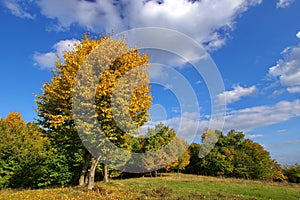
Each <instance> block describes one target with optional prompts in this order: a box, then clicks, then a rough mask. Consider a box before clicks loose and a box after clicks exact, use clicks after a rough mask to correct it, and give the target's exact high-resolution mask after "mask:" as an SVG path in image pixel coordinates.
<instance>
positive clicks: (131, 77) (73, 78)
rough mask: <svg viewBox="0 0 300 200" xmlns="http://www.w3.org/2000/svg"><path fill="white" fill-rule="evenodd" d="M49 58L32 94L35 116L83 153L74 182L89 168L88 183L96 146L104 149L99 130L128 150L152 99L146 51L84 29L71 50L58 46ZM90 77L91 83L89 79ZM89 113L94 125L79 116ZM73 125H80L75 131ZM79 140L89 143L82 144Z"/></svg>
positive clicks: (63, 143) (57, 140)
mask: <svg viewBox="0 0 300 200" xmlns="http://www.w3.org/2000/svg"><path fill="white" fill-rule="evenodd" d="M55 64H56V69H54V72H53V77H52V79H51V81H50V82H49V83H45V84H44V85H43V92H42V94H41V95H37V100H36V102H37V113H38V116H39V122H40V124H41V125H42V126H43V127H44V128H45V129H46V130H47V132H48V135H49V137H50V138H51V140H52V142H53V143H54V144H56V145H57V146H60V148H61V149H64V150H66V149H67V150H66V152H67V153H69V154H70V155H75V154H76V155H77V154H78V152H79V153H81V154H82V157H85V162H83V163H84V164H83V166H82V172H81V176H80V184H83V183H84V182H85V181H84V179H85V177H86V172H87V171H89V174H88V176H89V177H88V181H89V184H88V187H89V188H90V189H91V188H93V183H94V173H95V169H96V165H97V163H98V161H99V160H101V159H100V157H101V155H99V152H101V153H104V154H105V151H104V150H103V149H101V148H102V147H101V144H102V142H103V141H101V140H104V138H103V137H101V136H100V135H99V131H101V132H103V133H104V135H105V136H106V137H105V139H108V140H109V141H110V142H112V143H113V144H115V145H116V146H118V147H120V148H124V149H126V150H130V144H129V143H130V137H131V134H134V133H135V132H136V130H137V127H139V126H141V125H143V124H144V123H145V122H146V121H147V120H148V115H149V114H148V109H149V107H150V106H151V100H152V96H151V94H150V93H149V89H150V85H149V77H148V71H147V70H146V67H147V66H148V65H149V57H148V56H147V55H146V54H141V53H140V52H139V51H138V49H137V48H130V47H128V45H127V44H126V42H125V41H124V40H123V39H112V38H111V37H110V36H102V37H100V38H99V39H91V38H90V37H89V36H87V35H85V36H84V37H83V39H82V41H81V42H80V43H79V44H77V45H76V46H75V48H74V50H73V51H69V52H64V54H63V60H59V61H57V62H56V63H55ZM79 72H80V73H79ZM95 81H96V82H95ZM93 82H94V83H96V85H95V84H94V85H93V84H90V85H89V83H93ZM90 86H93V87H94V88H92V89H90V88H88V87H90ZM75 91H76V92H75ZM74 99H76V102H74ZM91 100H92V101H91ZM74 104H76V106H77V107H76V110H77V111H78V106H79V107H80V108H79V111H78V112H76V113H74ZM91 110H92V111H91ZM91 113H92V114H91ZM93 117H94V118H95V119H96V120H97V124H96V125H95V124H94V122H93V121H92V120H91V119H87V120H86V119H83V118H93ZM74 118H77V121H76V120H75V119H74ZM89 120H90V121H91V123H88V122H89ZM75 121H76V123H75ZM77 130H78V131H79V132H80V131H83V133H81V135H80V137H79V135H78V133H77ZM85 135H86V137H85ZM82 140H84V144H89V145H91V146H89V147H87V148H85V147H83V145H82ZM85 140H86V141H85ZM78 149H82V150H83V151H78ZM93 151H95V152H97V153H94V152H93ZM84 155H85V156H84ZM74 157H75V156H74ZM88 167H89V170H87V169H88ZM105 169H107V167H106V166H105ZM105 177H107V170H106V171H105Z"/></svg>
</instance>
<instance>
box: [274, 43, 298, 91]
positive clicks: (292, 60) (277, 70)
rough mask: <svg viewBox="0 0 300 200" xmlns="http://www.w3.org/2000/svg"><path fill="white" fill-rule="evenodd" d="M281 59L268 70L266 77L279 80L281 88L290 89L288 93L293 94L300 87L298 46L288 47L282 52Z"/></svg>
mask: <svg viewBox="0 0 300 200" xmlns="http://www.w3.org/2000/svg"><path fill="white" fill-rule="evenodd" d="M282 55H283V59H280V60H279V61H277V64H276V65H275V66H273V67H271V68H269V72H268V76H269V77H272V78H276V79H278V80H279V82H280V84H281V85H283V86H287V87H290V88H289V89H288V91H289V92H293V93H294V92H295V91H297V90H298V88H297V87H298V86H300V46H295V47H288V48H286V49H285V50H284V51H283V52H282Z"/></svg>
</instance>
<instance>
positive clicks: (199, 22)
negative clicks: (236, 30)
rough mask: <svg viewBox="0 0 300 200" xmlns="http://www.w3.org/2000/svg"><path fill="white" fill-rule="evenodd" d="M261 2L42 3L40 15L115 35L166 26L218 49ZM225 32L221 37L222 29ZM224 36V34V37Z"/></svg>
mask: <svg viewBox="0 0 300 200" xmlns="http://www.w3.org/2000/svg"><path fill="white" fill-rule="evenodd" d="M261 2H262V0H237V1H233V0H211V1H188V0H176V1H174V0H164V1H156V0H147V1H146V0H143V1H142V0H132V1H128V0H120V1H111V0H95V1H87V0H82V1H73V0H64V1H60V0H39V1H37V5H38V6H39V8H40V10H41V14H42V15H44V16H45V17H47V18H49V19H53V20H54V23H56V25H57V26H56V28H58V29H60V30H64V29H69V28H70V27H71V26H72V25H79V26H80V27H82V28H84V29H87V30H90V31H94V32H99V31H100V32H102V31H106V32H111V31H112V30H114V31H115V32H120V31H124V30H127V29H130V28H140V27H163V28H170V29H175V30H177V31H180V32H183V33H185V34H187V35H188V36H190V37H192V38H193V39H195V40H196V41H197V42H200V43H204V44H206V46H207V48H209V49H215V48H219V47H221V46H222V45H223V44H224V43H225V42H226V33H228V30H231V29H232V28H233V26H234V23H235V19H236V18H237V17H238V16H239V14H241V13H242V12H245V11H246V10H247V9H248V8H249V7H252V6H255V5H257V4H260V3H261ZM221 29H222V31H221V32H222V34H221V33H219V30H221ZM224 33H225V34H224Z"/></svg>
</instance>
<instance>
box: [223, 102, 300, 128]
mask: <svg viewBox="0 0 300 200" xmlns="http://www.w3.org/2000/svg"><path fill="white" fill-rule="evenodd" d="M299 116H300V100H299V99H298V100H295V101H291V102H290V101H280V102H278V103H277V104H275V105H273V106H256V107H250V108H245V109H240V110H232V111H229V112H227V115H226V124H225V129H231V128H236V127H237V128H236V129H239V130H247V131H249V130H253V129H255V128H259V127H263V126H268V125H272V124H276V123H280V122H283V121H287V120H289V119H291V118H294V117H299Z"/></svg>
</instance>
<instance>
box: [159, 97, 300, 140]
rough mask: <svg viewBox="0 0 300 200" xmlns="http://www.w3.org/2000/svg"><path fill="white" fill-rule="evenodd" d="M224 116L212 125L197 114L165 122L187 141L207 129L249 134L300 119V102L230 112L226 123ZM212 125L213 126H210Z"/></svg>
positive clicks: (187, 114) (185, 115) (258, 135)
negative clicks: (223, 119) (233, 130)
mask: <svg viewBox="0 0 300 200" xmlns="http://www.w3.org/2000/svg"><path fill="white" fill-rule="evenodd" d="M222 117H223V116H219V118H218V119H216V121H215V122H214V123H212V124H210V121H209V119H199V116H197V115H196V114H195V113H184V114H183V117H180V116H178V117H173V118H170V119H167V120H165V121H164V123H165V124H166V125H168V126H170V127H173V128H174V129H175V130H176V131H177V133H178V135H179V136H180V137H182V138H184V139H186V140H187V141H189V142H190V141H192V140H193V139H194V137H195V136H197V134H201V133H203V131H204V130H205V128H210V129H221V128H222V130H223V132H224V133H227V132H228V131H229V130H231V129H235V130H238V131H244V132H248V131H251V130H254V129H256V128H260V127H264V126H269V125H272V124H277V123H281V122H284V121H288V120H290V119H292V118H295V117H300V100H299V99H298V100H295V101H280V102H278V103H277V104H275V105H272V106H255V107H250V108H244V109H240V110H231V111H228V112H227V114H226V116H225V123H224V126H223V121H222V120H221V118H222ZM210 125H211V126H210ZM247 137H248V138H258V137H263V135H262V134H255V135H247Z"/></svg>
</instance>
